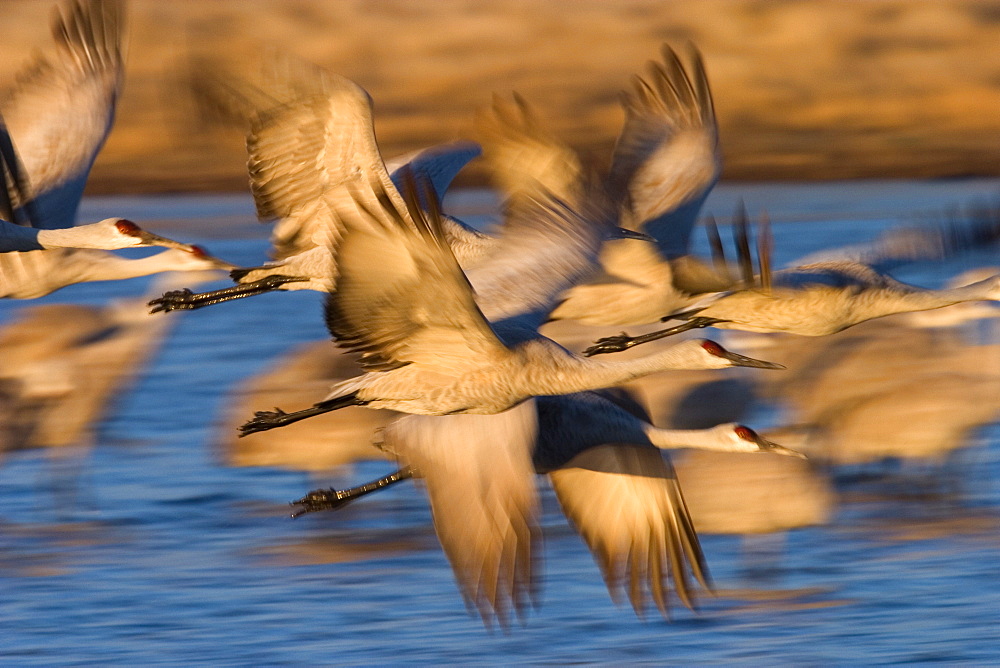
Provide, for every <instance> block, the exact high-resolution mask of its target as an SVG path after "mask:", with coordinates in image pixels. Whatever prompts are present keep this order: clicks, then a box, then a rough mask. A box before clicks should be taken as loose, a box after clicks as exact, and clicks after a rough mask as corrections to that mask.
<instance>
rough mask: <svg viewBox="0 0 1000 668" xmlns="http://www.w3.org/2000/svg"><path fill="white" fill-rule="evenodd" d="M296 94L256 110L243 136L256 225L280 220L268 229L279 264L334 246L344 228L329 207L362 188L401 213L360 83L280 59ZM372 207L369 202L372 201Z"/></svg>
mask: <svg viewBox="0 0 1000 668" xmlns="http://www.w3.org/2000/svg"><path fill="white" fill-rule="evenodd" d="M274 66H275V67H282V68H284V71H287V72H288V73H289V76H292V77H296V78H297V79H296V81H297V82H298V85H296V86H292V87H290V89H291V91H292V92H293V93H295V94H297V95H298V97H295V98H294V99H292V100H289V101H287V102H284V103H283V104H280V105H279V106H277V107H274V108H271V109H268V110H262V111H261V112H260V113H258V114H257V115H256V116H255V117H254V119H253V121H252V123H251V131H250V135H249V137H248V138H247V151H248V152H249V159H248V162H247V167H248V170H249V172H250V189H251V191H252V192H253V196H254V201H255V203H256V205H257V214H258V216H259V217H260V218H261V219H262V220H270V219H273V218H279V219H280V220H279V222H278V224H277V225H276V226H275V228H274V231H273V232H272V239H271V240H272V242H273V243H274V246H275V249H276V256H277V259H284V258H286V257H288V256H290V255H295V254H298V253H301V252H303V251H306V250H309V249H311V248H315V247H316V246H325V245H328V244H330V243H331V241H335V239H336V237H337V236H338V235H339V234H340V231H341V229H342V225H341V223H340V221H339V220H338V219H337V216H336V213H335V209H336V206H337V205H338V204H339V203H340V202H338V200H342V201H344V202H348V203H349V200H350V199H351V197H352V196H351V188H349V187H342V186H345V185H347V184H359V185H356V186H354V190H355V191H356V192H360V191H362V190H363V189H364V184H367V183H369V182H376V183H380V184H381V188H382V189H385V190H386V191H387V192H388V193H389V195H390V197H391V198H392V199H393V200H394V201H395V202H396V203H397V207H398V208H400V209H402V201H401V200H400V198H399V194H398V193H397V192H396V191H395V188H394V187H393V186H392V183H391V181H390V180H389V175H388V173H387V172H386V170H385V166H384V164H383V163H382V157H381V155H380V154H379V151H378V146H377V144H376V142H375V130H374V126H373V124H372V113H371V98H370V97H369V96H368V93H367V92H365V91H364V89H362V88H361V87H360V86H358V85H357V84H355V83H353V82H352V81H350V80H348V79H345V78H343V77H340V76H337V75H334V74H330V73H328V72H325V71H323V70H321V69H320V68H317V67H315V66H312V65H309V64H307V63H300V62H296V61H294V60H289V59H283V60H278V61H277V62H276V63H275V65H274ZM370 203H372V204H374V202H370Z"/></svg>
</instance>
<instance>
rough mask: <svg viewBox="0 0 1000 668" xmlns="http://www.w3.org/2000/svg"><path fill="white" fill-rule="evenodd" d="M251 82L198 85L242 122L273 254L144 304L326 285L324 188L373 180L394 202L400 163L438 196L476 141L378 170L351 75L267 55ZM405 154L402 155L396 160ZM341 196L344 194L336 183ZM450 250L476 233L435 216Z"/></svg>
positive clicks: (368, 115) (470, 243)
mask: <svg viewBox="0 0 1000 668" xmlns="http://www.w3.org/2000/svg"><path fill="white" fill-rule="evenodd" d="M264 79H265V80H264V81H263V82H262V83H261V85H260V86H257V85H254V84H252V83H250V82H249V81H246V80H242V79H239V78H236V77H223V78H218V77H216V78H214V79H212V80H211V85H209V86H207V87H206V88H204V89H203V92H208V94H209V95H210V96H211V98H212V101H213V103H215V104H216V105H218V106H223V107H226V109H227V111H226V114H227V115H229V116H235V117H236V118H238V119H245V120H249V124H250V132H249V134H248V136H247V151H248V153H249V158H248V168H249V172H250V189H251V192H252V193H253V196H254V202H255V203H256V206H257V214H258V217H259V218H260V219H261V220H262V221H271V220H273V219H275V218H277V219H278V222H277V223H276V224H275V226H274V229H273V231H272V234H271V243H272V245H273V254H274V256H275V258H276V259H275V260H274V261H273V262H270V263H268V264H266V265H264V266H262V267H253V268H248V269H240V270H237V271H234V272H233V278H234V280H236V281H237V283H238V284H237V285H236V286H233V287H231V288H225V289H222V290H215V291H212V292H208V293H203V294H200V295H196V294H193V293H192V292H191V291H190V290H179V291H174V292H171V293H170V294H166V295H163V296H162V297H161V298H159V299H155V300H153V301H151V302H150V306H152V307H153V312H156V311H172V310H178V309H185V310H187V309H195V308H201V307H203V306H208V305H210V304H216V303H220V302H224V301H229V300H232V299H240V298H243V297H249V296H252V295H256V294H261V293H264V292H269V291H271V290H276V289H281V290H317V291H321V292H327V291H329V290H330V289H331V288H332V285H333V284H332V280H333V278H334V277H335V275H336V272H335V270H334V267H333V265H332V262H331V255H330V250H329V248H330V245H331V243H332V242H334V241H336V239H338V238H339V236H340V235H341V234H342V232H343V230H342V226H341V224H340V222H339V221H338V219H337V216H336V213H335V208H336V207H335V204H336V203H335V202H334V201H332V200H331V199H330V195H329V191H330V189H331V188H337V187H339V186H341V185H342V184H344V183H348V182H350V181H353V180H359V181H361V182H367V181H377V182H379V183H380V184H381V186H382V187H383V188H384V189H386V190H387V191H388V192H389V193H391V195H392V196H393V197H394V199H395V200H396V201H397V202H398V203H399V207H400V208H402V203H401V201H400V200H399V195H398V193H397V192H396V185H395V184H396V183H398V180H399V170H400V168H401V167H402V166H403V165H408V166H409V168H410V169H411V170H413V171H415V172H417V173H418V174H420V175H422V177H423V178H425V179H426V180H427V182H428V183H430V184H432V185H433V187H434V188H435V190H436V192H437V195H438V197H441V196H443V194H444V191H445V190H447V188H448V186H449V185H450V183H451V181H452V179H453V178H454V177H455V175H456V174H457V173H458V172H459V170H461V168H462V167H463V166H464V165H465V164H466V163H468V162H469V161H470V160H472V159H473V158H474V157H476V156H477V155H478V154H479V152H480V148H479V146H478V145H476V144H474V143H472V142H455V143H453V144H447V145H444V146H439V147H434V148H432V149H427V150H424V151H419V152H416V153H415V154H410V155H408V156H404V157H403V158H402V159H400V160H397V161H393V163H392V166H393V171H392V172H391V173H390V171H388V170H387V168H386V166H385V164H384V163H383V160H382V155H381V153H380V152H379V149H378V144H377V143H376V139H375V128H374V124H373V121H372V101H371V97H370V96H369V95H368V93H367V92H366V91H365V90H364V89H362V88H361V87H360V86H358V85H357V84H355V83H354V82H352V81H350V80H348V79H345V78H343V77H340V76H337V75H334V74H331V73H328V72H325V71H323V70H322V69H320V68H318V67H315V66H313V65H311V64H308V63H303V62H301V61H297V60H294V59H292V58H289V57H284V58H276V59H274V61H273V62H271V63H270V70H269V71H268V72H266V73H265V76H264ZM404 161H405V162H404ZM340 192H341V194H343V193H344V192H346V191H345V190H344V189H343V188H341V189H340ZM445 226H446V230H447V235H448V237H449V240H450V241H451V242H452V243H453V245H454V249H455V251H456V252H457V253H459V255H460V257H464V253H466V252H467V253H469V254H471V255H470V257H476V256H478V255H480V254H481V253H482V252H483V249H482V239H483V235H481V234H480V233H478V232H476V231H475V230H472V229H471V228H469V227H468V226H466V225H464V224H463V223H461V222H459V221H456V220H454V219H451V218H445Z"/></svg>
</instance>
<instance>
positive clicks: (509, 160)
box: [469, 96, 614, 329]
mask: <svg viewBox="0 0 1000 668" xmlns="http://www.w3.org/2000/svg"><path fill="white" fill-rule="evenodd" d="M477 124H478V129H479V132H480V135H481V141H482V143H483V155H484V157H485V159H486V161H487V163H488V165H489V167H490V170H491V174H492V177H493V180H494V181H495V182H496V184H497V185H498V187H499V188H500V189H501V191H502V192H503V193H504V194H505V195H506V204H505V212H504V221H503V225H502V226H501V228H500V232H499V234H498V238H497V243H496V244H495V245H494V247H493V249H492V250H491V251H490V254H489V255H488V256H487V257H486V258H485V259H484V260H481V261H480V262H479V263H477V264H476V265H475V266H474V267H473V268H472V269H471V270H470V271H469V280H470V281H471V282H472V285H473V286H474V287H475V290H476V296H477V297H476V301H477V303H478V304H479V307H480V308H481V309H483V312H484V313H485V314H486V317H487V318H488V319H489V320H490V321H491V322H498V321H501V320H506V319H510V318H515V317H516V318H517V319H518V324H519V325H520V326H523V327H525V328H530V329H536V328H537V327H539V326H541V324H542V323H543V322H544V321H545V319H546V318H547V316H548V314H549V313H550V312H551V310H552V309H553V308H554V307H555V305H556V301H557V298H558V297H559V295H560V294H561V293H562V292H563V291H564V290H566V289H568V288H570V287H572V286H573V285H575V284H576V283H577V282H579V281H581V280H583V279H584V278H586V277H588V276H590V274H592V273H593V272H594V271H595V269H596V268H597V254H598V252H599V251H600V247H601V244H602V243H603V241H604V239H605V238H607V237H608V236H609V234H610V230H611V229H612V226H613V221H614V217H613V215H612V211H611V208H610V206H609V205H608V200H607V198H606V197H604V196H603V195H604V192H603V189H602V188H601V186H600V184H598V183H594V182H592V181H593V180H592V179H589V178H588V177H587V176H586V175H585V173H584V172H583V169H582V167H581V166H580V161H579V158H578V156H577V155H576V153H575V152H574V151H573V150H572V149H570V148H569V147H568V146H566V145H565V144H563V143H562V142H560V141H559V140H558V139H557V138H556V137H555V136H553V135H552V134H551V133H549V132H547V131H546V130H545V129H544V128H542V126H541V124H540V123H539V122H538V120H537V119H536V118H535V116H534V114H533V113H532V112H531V110H530V109H529V107H528V105H527V103H526V102H525V101H524V100H523V99H522V98H521V97H519V96H515V97H514V102H513V103H505V102H503V101H502V100H500V99H499V98H495V99H494V102H493V107H492V109H491V113H487V112H482V113H480V114H479V115H478V117H477Z"/></svg>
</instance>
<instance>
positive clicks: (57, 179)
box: [2, 0, 124, 228]
mask: <svg viewBox="0 0 1000 668" xmlns="http://www.w3.org/2000/svg"><path fill="white" fill-rule="evenodd" d="M123 17H124V10H123V6H122V3H121V2H120V1H118V0H78V1H76V2H70V3H67V5H66V7H65V8H63V9H62V10H61V11H58V12H56V14H55V15H54V18H53V22H52V33H53V37H54V39H55V44H56V47H57V53H56V54H55V56H54V57H53V58H51V59H47V58H41V57H39V58H37V59H36V60H35V62H33V63H32V64H31V65H29V66H28V67H27V68H26V69H25V70H24V71H23V72H22V74H21V75H20V76H19V78H18V81H17V83H16V85H15V87H14V88H13V89H12V90H11V91H10V92H9V93H8V95H7V96H6V98H5V99H4V101H3V104H2V107H3V109H4V117H5V121H6V124H7V127H8V129H9V132H10V136H11V137H12V138H13V141H14V145H15V146H16V147H17V150H18V153H19V154H20V157H21V160H22V162H23V166H24V172H25V180H26V182H27V184H28V198H29V199H31V200H34V201H35V205H36V207H37V208H38V215H37V218H38V220H37V221H34V224H35V225H36V226H38V227H45V228H57V227H70V226H71V225H72V224H73V222H74V219H75V217H76V209H77V206H78V204H79V201H80V197H81V195H82V193H83V187H84V184H85V183H86V180H87V176H88V174H89V173H90V168H91V166H92V165H93V163H94V159H95V158H96V156H97V153H98V151H99V150H100V149H101V146H103V145H104V140H105V138H106V137H107V135H108V132H109V131H110V130H111V124H112V122H113V120H114V112H115V102H116V100H117V97H118V93H119V91H120V88H121V82H122V75H123V70H124V68H123V47H122V39H123V38H122V31H123V26H124V18H123ZM18 204H19V205H23V204H24V201H20V202H18Z"/></svg>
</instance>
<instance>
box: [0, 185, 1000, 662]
mask: <svg viewBox="0 0 1000 668" xmlns="http://www.w3.org/2000/svg"><path fill="white" fill-rule="evenodd" d="M997 189H998V183H997V182H996V181H954V182H933V183H921V182H902V183H891V182H879V183H874V182H860V183H827V184H817V185H812V186H798V185H782V184H778V185H760V186H757V185H747V184H731V185H726V186H722V187H720V188H719V189H718V190H717V192H716V193H715V194H714V195H713V197H712V198H711V200H710V201H709V204H708V208H709V210H711V211H713V212H714V213H715V214H716V215H717V216H719V217H722V218H725V217H728V215H729V213H730V212H731V211H732V210H733V208H734V207H735V203H736V201H737V199H738V198H743V199H744V200H745V201H746V203H747V205H748V207H749V209H750V211H751V212H756V211H757V210H759V209H760V208H762V207H766V208H767V209H768V211H769V213H770V215H771V218H772V220H773V222H774V233H775V238H776V253H777V256H778V261H779V263H780V262H783V261H789V260H791V259H792V258H794V257H797V256H800V255H803V254H805V253H807V252H812V251H815V250H818V249H821V248H825V247H830V246H835V245H840V244H843V243H856V242H859V241H863V240H865V239H867V238H873V237H875V236H877V234H878V233H879V232H880V231H882V230H884V229H885V228H886V227H888V226H890V225H894V224H898V223H901V222H911V221H913V220H914V216H916V215H919V214H920V213H922V212H927V211H931V212H933V211H942V210H944V209H945V208H946V207H947V206H949V205H953V204H956V203H958V204H961V203H965V202H970V201H974V200H976V199H977V198H983V197H988V196H991V195H994V194H995V193H996V192H997ZM477 197H481V196H480V195H476V194H469V193H464V194H463V193H460V194H459V195H458V196H456V197H455V198H454V202H455V204H456V205H457V206H461V205H462V203H463V201H466V200H468V201H473V200H475V199H476V198H477ZM463 198H465V199H463ZM111 214H115V215H125V216H128V217H132V218H134V219H135V220H137V221H140V222H143V223H147V224H148V226H149V227H150V228H151V229H154V230H157V231H163V232H164V233H171V232H172V233H173V234H174V235H175V236H177V237H179V238H183V239H185V240H193V241H196V242H201V243H204V244H205V245H207V246H208V247H209V249H210V250H211V251H212V252H214V253H216V254H217V255H220V256H222V257H225V258H226V259H229V260H231V261H233V262H236V263H241V264H242V263H254V262H259V261H261V260H263V259H264V254H265V252H266V235H267V228H266V227H264V226H260V225H257V224H256V223H255V222H254V220H253V208H252V203H251V202H250V200H249V198H248V197H245V196H238V197H236V196H233V197H229V196H227V197H177V198H104V199H91V200H88V201H87V202H86V203H85V207H84V210H83V212H82V217H83V218H84V219H86V220H92V219H99V218H102V217H104V216H106V215H111ZM698 243H699V244H701V243H702V242H701V240H700V239H699V241H698ZM995 257H996V256H995V251H993V252H992V253H990V252H986V251H982V252H979V253H976V254H973V256H972V257H970V258H968V259H965V260H963V261H961V262H956V263H950V264H948V265H947V266H932V267H929V268H928V267H924V268H922V269H914V270H910V273H907V272H901V273H900V274H899V276H900V277H901V278H904V279H906V280H909V281H913V282H916V283H918V284H922V285H938V284H940V283H941V282H943V281H944V280H945V279H946V278H947V277H948V276H950V275H953V274H954V273H957V272H958V271H960V270H961V269H963V268H966V265H968V266H975V265H976V264H989V263H994V264H995V263H996V260H995ZM148 283H149V281H148V280H139V279H137V280H133V281H125V282H120V283H112V284H100V283H95V284H88V285H79V286H74V287H72V288H68V289H65V290H63V291H60V292H58V293H56V294H54V295H50V296H49V297H47V298H45V299H44V300H36V301H35V302H34V303H43V302H76V303H103V302H104V301H106V300H107V299H109V298H111V297H121V296H130V295H139V294H142V292H143V291H144V290H145V289H146V287H147V286H148ZM220 285H221V284H220ZM202 287H206V286H202ZM26 305H28V304H27V303H21V302H13V301H7V302H4V303H0V322H5V321H7V320H9V319H10V318H11V317H12V316H13V315H14V314H15V313H16V311H17V310H18V309H20V308H23V307H25V306H26ZM320 305H321V299H320V297H319V295H315V294H303V293H283V294H276V295H268V296H262V297H258V298H254V299H249V300H243V301H241V302H234V303H231V304H227V305H222V306H218V307H214V308H210V309H205V310H203V311H197V312H194V313H187V314H170V316H168V317H177V318H178V322H177V324H176V328H175V329H174V330H173V331H172V332H171V334H170V336H169V339H168V340H167V342H166V344H165V345H164V347H163V349H162V351H161V352H160V353H159V354H158V355H157V356H156V358H155V359H154V360H153V361H152V363H151V364H150V366H149V367H148V369H147V370H146V372H145V373H144V374H143V375H142V377H141V378H140V379H139V380H138V381H137V382H136V383H134V384H133V386H132V388H131V390H130V391H129V392H128V393H127V394H124V395H123V396H121V397H119V399H118V401H117V403H116V405H115V406H114V408H113V409H112V410H111V411H110V412H109V414H108V415H107V417H106V419H105V420H104V422H103V423H102V425H101V427H100V429H99V439H98V441H99V444H98V447H96V448H95V449H94V450H93V451H91V452H90V453H89V454H87V455H86V456H85V457H84V458H83V459H80V460H73V459H69V460H65V459H64V460H61V461H57V462H56V466H52V465H51V464H52V463H53V462H52V461H51V458H50V457H49V456H48V453H45V452H40V451H27V452H18V453H11V454H9V455H8V456H7V457H6V459H5V460H4V462H3V466H2V468H0V662H2V663H4V664H5V665H54V664H74V665H87V664H101V665H109V664H118V665H122V664H133V665H134V664H140V663H141V664H149V663H168V664H212V665H259V664H286V665H287V664H292V665H299V664H348V665H352V664H353V665H356V664H366V663H435V664H437V663H478V664H511V663H532V664H564V663H626V662H628V663H640V662H641V663H654V664H683V663H694V662H697V663H731V662H739V663H743V664H795V665H809V664H813V665H815V664H823V665H828V664H839V665H847V664H855V663H876V662H877V663H901V662H936V661H940V662H948V663H966V664H987V663H994V664H995V663H1000V568H998V566H997V564H998V563H1000V492H998V491H997V489H996V487H997V486H996V485H995V484H993V485H990V481H991V480H994V479H996V478H997V477H998V476H1000V429H998V428H997V427H996V426H995V425H994V426H992V427H988V428H986V429H985V430H983V431H982V432H981V434H980V439H981V440H982V441H983V444H982V446H981V448H982V450H981V451H980V452H978V453H977V454H976V456H975V457H974V458H972V461H974V462H975V467H976V475H975V478H976V479H977V480H978V481H979V482H978V484H977V486H976V487H975V488H974V489H973V490H972V491H971V492H970V493H969V494H967V495H966V496H965V497H964V499H963V500H962V501H961V502H958V503H954V502H952V503H944V504H942V503H937V504H935V503H924V504H922V503H919V502H917V501H915V500H912V499H911V500H898V499H897V500H891V499H886V498H866V499H865V500H862V501H855V502H845V503H843V504H842V505H841V506H840V507H839V510H838V512H837V514H836V516H835V517H834V519H833V521H832V522H831V524H829V525H828V526H824V527H818V528H810V529H802V530H798V531H794V532H791V533H790V534H789V535H788V536H787V539H786V542H785V544H784V546H783V548H782V553H781V555H780V557H777V558H776V560H775V562H774V563H773V564H771V565H770V566H769V567H768V568H765V569H760V568H754V567H753V566H752V564H751V562H750V561H749V560H748V558H747V555H746V554H745V553H744V550H743V548H742V547H741V543H740V541H739V540H738V539H737V538H734V537H723V536H706V537H704V539H703V546H704V549H705V553H706V556H707V559H708V562H709V566H710V568H711V570H712V574H713V576H714V579H715V583H716V587H717V589H718V590H719V592H720V593H719V596H717V597H716V598H705V599H703V600H702V601H701V608H700V611H699V612H698V613H692V612H690V611H688V610H686V609H683V608H679V609H675V610H673V621H672V622H670V623H668V622H666V621H664V620H662V619H660V618H659V617H658V616H650V617H648V618H647V619H645V620H640V619H637V618H636V616H635V615H634V614H633V612H632V610H631V609H630V608H628V607H623V608H618V607H615V605H614V604H613V603H612V602H611V601H610V599H609V597H608V594H607V591H606V589H605V588H604V584H603V582H602V580H601V577H600V575H599V572H598V569H597V566H596V565H595V564H594V562H593V561H592V559H591V557H590V554H589V553H588V551H587V550H586V548H585V546H584V545H583V543H582V542H581V541H580V540H579V539H578V538H577V537H576V535H575V534H574V533H573V532H572V530H570V529H569V527H568V526H567V525H566V523H565V520H564V519H563V518H562V516H561V515H560V513H559V512H558V509H557V507H556V506H555V504H554V503H553V501H552V499H551V498H550V496H549V495H548V494H546V496H545V501H546V513H545V516H544V528H545V533H546V540H545V564H544V572H545V584H544V591H543V597H542V605H541V606H540V608H539V609H537V610H535V611H533V612H531V613H530V614H529V615H528V616H527V618H526V620H525V623H524V625H523V626H519V625H517V624H515V625H514V626H513V627H512V628H511V629H510V631H509V632H508V633H502V632H498V631H494V632H492V633H491V632H488V631H486V630H484V628H483V626H482V624H481V623H480V621H479V620H478V618H476V617H472V616H470V615H469V614H468V613H467V611H466V609H465V607H464V605H463V603H462V600H461V597H460V596H459V594H458V590H457V588H456V586H455V584H454V581H453V579H452V575H451V570H450V568H449V566H448V563H447V561H446V559H445V557H444V556H443V554H442V553H441V551H440V548H439V547H438V546H437V543H436V540H435V538H434V534H433V529H432V527H431V523H430V514H429V511H428V509H427V505H426V502H425V499H424V498H423V497H422V494H421V492H420V491H419V490H418V489H417V488H416V487H414V486H413V485H408V484H407V485H400V486H398V487H396V488H394V489H391V490H388V491H386V492H384V493H382V494H379V495H374V496H373V497H370V498H369V499H367V500H365V501H364V502H359V503H357V504H354V505H353V506H351V507H349V508H348V509H346V510H344V511H342V512H340V513H327V514H320V515H315V516H309V517H306V518H303V519H300V520H296V521H292V520H290V519H288V516H287V514H288V506H287V505H286V503H287V502H288V501H289V500H290V499H293V498H297V497H298V496H300V495H301V494H302V493H303V492H305V491H307V490H308V489H311V488H312V487H314V486H316V485H315V483H316V482H317V481H315V480H310V479H308V478H307V477H306V476H305V475H304V474H297V473H293V472H283V471H278V470H272V469H236V468H226V467H224V466H222V465H221V464H220V463H219V458H218V456H217V455H216V452H215V450H214V440H215V439H216V433H217V432H216V430H217V428H218V421H219V419H220V418H219V416H220V414H221V412H222V411H223V409H224V408H225V406H226V405H227V400H228V395H229V393H230V392H231V391H232V390H233V388H234V386H235V385H236V384H237V383H238V382H239V381H241V380H242V379H244V378H246V377H248V376H250V375H253V374H255V373H257V372H259V371H260V370H261V369H262V368H264V367H265V366H266V365H267V364H268V363H269V362H270V361H272V360H273V359H274V358H275V357H276V356H277V355H279V354H281V353H282V352H285V351H287V350H288V349H290V348H291V347H292V346H294V345H295V344H297V343H300V342H303V341H311V340H315V339H320V338H323V337H324V336H325V332H324V330H323V324H322V318H321V313H320ZM67 469H78V470H79V475H78V476H76V480H77V482H76V484H77V486H78V489H77V493H76V503H75V505H73V506H72V507H65V506H64V507H55V506H54V501H53V499H54V498H58V495H54V494H53V491H52V483H53V481H54V480H55V481H65V480H67V479H69V478H71V477H72V476H69V475H68V471H67ZM387 470H388V465H387V464H376V463H365V464H360V465H358V466H356V467H355V468H354V469H353V471H351V472H350V473H348V474H345V475H344V477H343V478H341V479H339V482H344V481H345V480H353V481H360V480H366V479H368V478H369V477H371V476H375V475H381V474H382V473H383V472H385V471H387Z"/></svg>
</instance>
